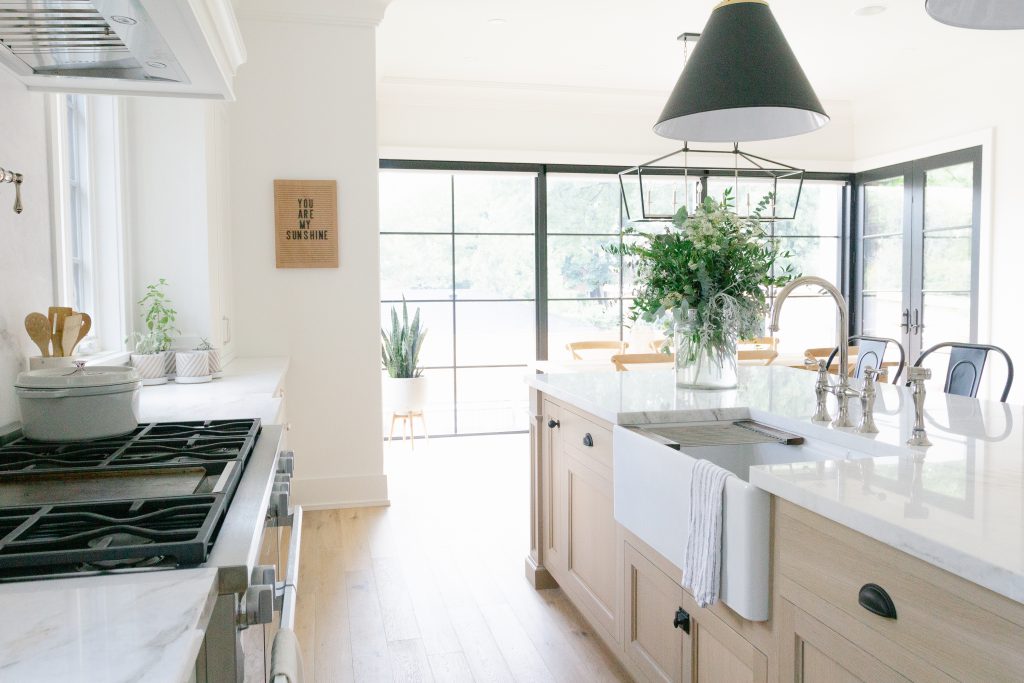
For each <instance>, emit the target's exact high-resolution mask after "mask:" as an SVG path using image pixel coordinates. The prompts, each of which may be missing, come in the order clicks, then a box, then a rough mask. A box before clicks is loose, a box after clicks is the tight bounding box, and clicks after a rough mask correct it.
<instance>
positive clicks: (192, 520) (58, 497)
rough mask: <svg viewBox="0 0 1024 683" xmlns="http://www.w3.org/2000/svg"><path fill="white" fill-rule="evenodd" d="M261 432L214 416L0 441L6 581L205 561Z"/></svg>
mask: <svg viewBox="0 0 1024 683" xmlns="http://www.w3.org/2000/svg"><path fill="white" fill-rule="evenodd" d="M259 434H260V421H259V420H258V419H252V420H230V421H227V420H221V421H216V420H215V421H205V422H181V423H153V424H146V425H141V426H140V427H139V428H138V429H136V430H135V431H134V432H132V433H131V434H128V435H126V436H121V437H116V438H110V439H100V440H95V441H85V442H73V443H59V444H58V443H42V442H37V441H30V440H28V439H25V438H20V439H16V440H14V441H11V442H9V443H7V444H5V445H3V446H0V581H11V580H26V579H38V578H52V577H55V576H68V575H75V576H79V575H82V574H89V573H98V572H109V571H142V570H156V569H170V568H175V567H185V566H196V565H199V564H202V563H203V562H205V561H206V560H207V558H208V555H209V552H210V549H211V548H212V547H213V544H214V541H215V540H216V538H217V534H218V531H219V529H220V527H221V523H222V521H223V518H224V515H225V513H226V511H227V508H228V504H229V503H230V502H231V499H232V496H233V495H234V493H235V490H236V488H237V487H238V483H239V481H240V480H241V478H242V474H243V472H244V469H245V466H246V464H247V462H248V460H249V457H250V455H251V453H252V451H253V447H254V444H255V443H256V440H257V437H258V436H259Z"/></svg>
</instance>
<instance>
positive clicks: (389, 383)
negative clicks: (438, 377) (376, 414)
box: [384, 377, 427, 413]
mask: <svg viewBox="0 0 1024 683" xmlns="http://www.w3.org/2000/svg"><path fill="white" fill-rule="evenodd" d="M426 404H427V378H426V377H409V378H397V377H385V378H384V409H385V410H386V411H387V412H392V413H415V412H422V411H423V407H424V406H425V405H426Z"/></svg>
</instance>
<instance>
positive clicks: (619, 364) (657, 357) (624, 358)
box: [612, 353, 675, 372]
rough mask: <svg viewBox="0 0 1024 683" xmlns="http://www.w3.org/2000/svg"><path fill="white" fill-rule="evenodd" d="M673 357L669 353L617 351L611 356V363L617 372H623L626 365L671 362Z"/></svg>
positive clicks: (673, 359)
mask: <svg viewBox="0 0 1024 683" xmlns="http://www.w3.org/2000/svg"><path fill="white" fill-rule="evenodd" d="M674 361H675V357H674V356H673V355H672V354H670V353H617V354H615V355H614V356H612V363H614V364H615V369H616V370H618V371H619V372H625V371H626V370H628V369H629V368H627V367H626V366H627V365H640V364H648V363H672V362H674Z"/></svg>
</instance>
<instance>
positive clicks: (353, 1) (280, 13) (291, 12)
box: [238, 0, 391, 28]
mask: <svg viewBox="0 0 1024 683" xmlns="http://www.w3.org/2000/svg"><path fill="white" fill-rule="evenodd" d="M390 2H391V0H335V1H333V2H325V1H324V0H290V2H288V3H285V7H284V8H282V3H280V2H277V1H274V0H246V1H245V2H243V3H240V4H241V6H240V7H239V8H238V16H239V17H240V18H241V19H245V20H249V21H263V22H268V23H278V24H280V23H286V24H317V25H328V26H355V27H360V28H376V27H377V26H378V25H380V22H381V20H382V19H383V18H384V12H385V10H386V9H387V7H388V5H389V4H390Z"/></svg>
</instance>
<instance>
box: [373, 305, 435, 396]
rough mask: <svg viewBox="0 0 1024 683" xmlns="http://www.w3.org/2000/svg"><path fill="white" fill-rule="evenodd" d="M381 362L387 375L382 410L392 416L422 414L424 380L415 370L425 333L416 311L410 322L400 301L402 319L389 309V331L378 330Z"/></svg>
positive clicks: (395, 311) (417, 365) (407, 311)
mask: <svg viewBox="0 0 1024 683" xmlns="http://www.w3.org/2000/svg"><path fill="white" fill-rule="evenodd" d="M380 335H381V363H382V365H383V369H384V370H385V371H386V372H387V377H386V378H385V380H384V402H385V407H386V408H387V409H389V410H391V411H392V412H395V413H416V412H422V411H423V406H424V405H425V404H426V399H427V389H426V378H425V377H423V372H422V370H421V369H420V367H419V357H420V350H421V349H422V348H423V339H424V338H425V337H426V336H427V331H426V330H425V329H423V328H422V327H421V326H420V310H419V309H418V308H417V309H416V313H415V314H414V315H413V318H412V322H411V323H410V322H409V309H408V307H407V306H406V303H405V299H404V298H403V299H402V316H401V318H399V316H398V311H397V310H396V309H395V307H394V306H392V307H391V329H390V331H389V330H385V329H383V328H382V329H381V331H380Z"/></svg>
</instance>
